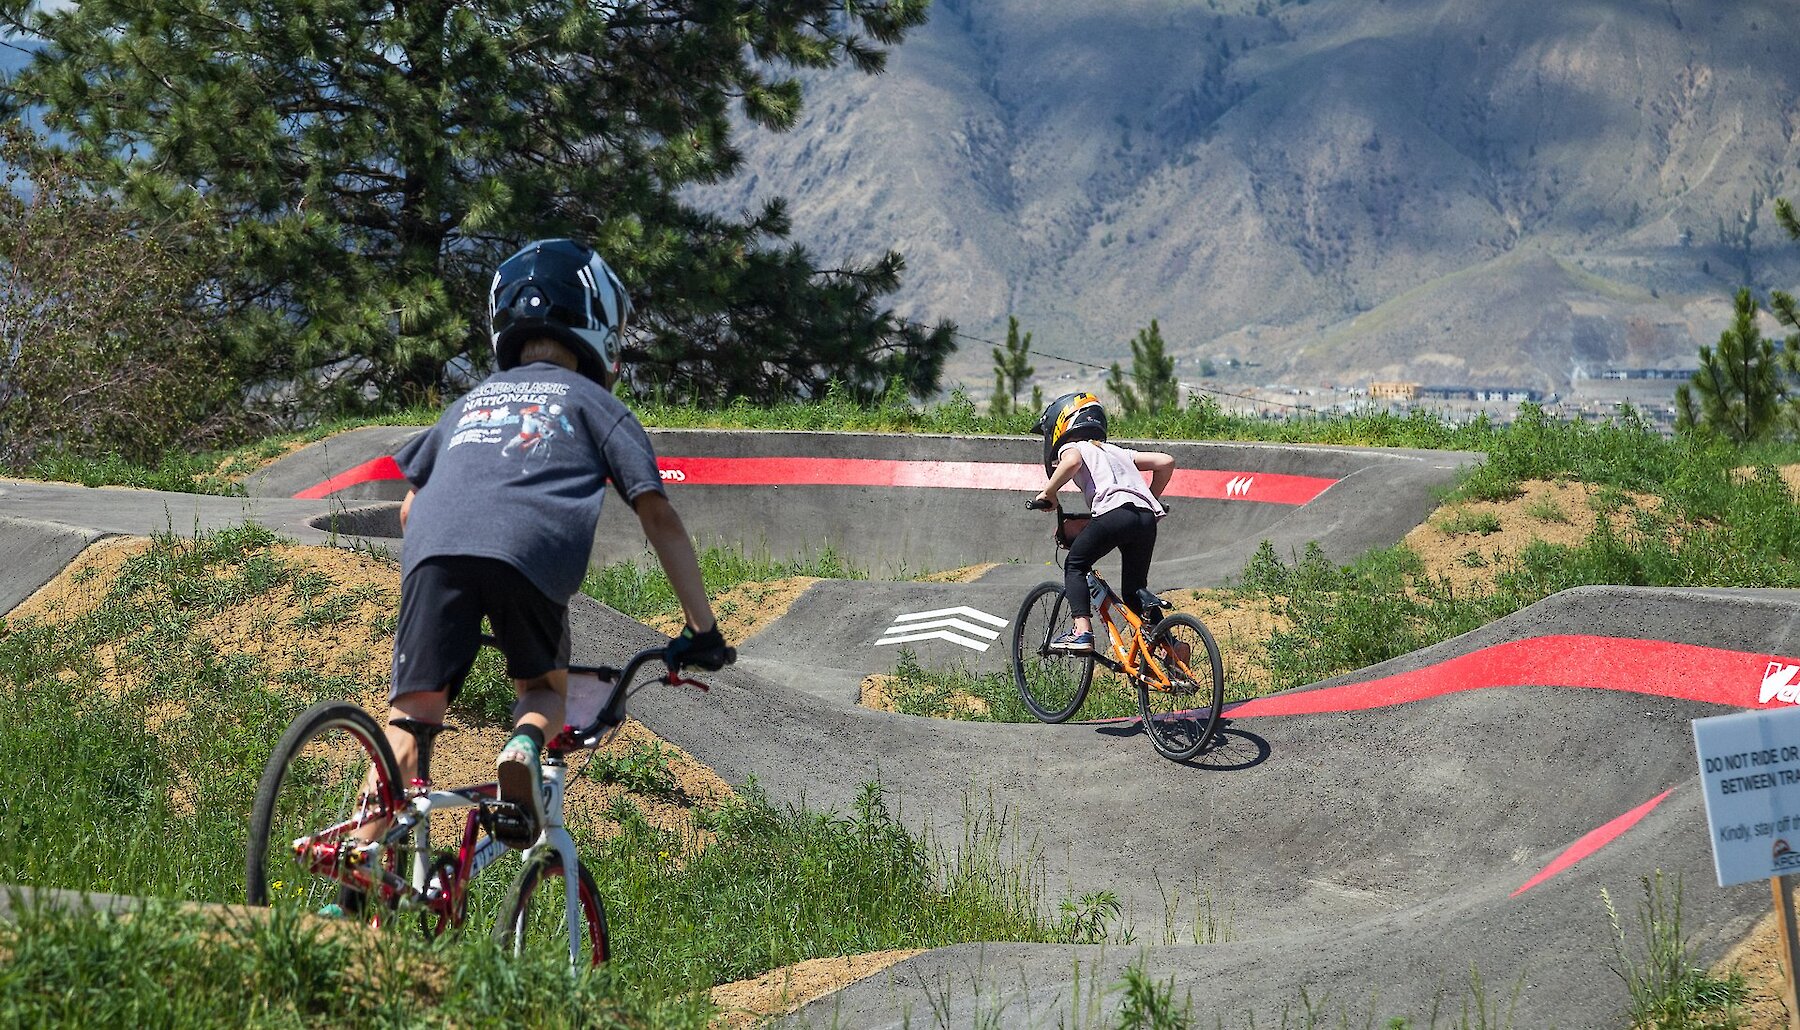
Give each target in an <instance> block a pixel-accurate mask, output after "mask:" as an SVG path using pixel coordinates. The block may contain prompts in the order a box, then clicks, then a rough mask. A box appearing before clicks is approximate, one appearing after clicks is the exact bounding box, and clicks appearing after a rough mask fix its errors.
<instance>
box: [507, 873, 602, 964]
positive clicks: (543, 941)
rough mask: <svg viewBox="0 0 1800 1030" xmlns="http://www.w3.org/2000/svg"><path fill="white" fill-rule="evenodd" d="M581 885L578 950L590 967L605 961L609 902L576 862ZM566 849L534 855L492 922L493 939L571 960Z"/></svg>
mask: <svg viewBox="0 0 1800 1030" xmlns="http://www.w3.org/2000/svg"><path fill="white" fill-rule="evenodd" d="M575 871H576V873H577V876H578V879H579V883H580V886H579V888H578V890H577V892H576V900H577V901H578V903H579V904H578V909H579V915H580V920H579V923H580V925H579V926H578V927H577V928H576V930H577V932H578V933H579V934H581V939H580V940H578V941H577V942H576V944H575V952H574V953H575V954H576V955H583V956H586V957H587V961H588V964H589V965H592V966H597V965H599V964H600V963H602V962H605V961H606V957H607V954H608V950H609V948H610V942H609V941H608V939H607V935H606V906H605V905H604V904H602V903H601V901H600V890H599V888H598V887H596V886H595V885H594V877H593V875H592V874H590V873H589V872H588V870H587V866H585V865H583V864H581V860H580V859H579V858H577V859H576V860H575ZM563 882H564V878H563V863H562V852H560V851H558V850H555V849H553V848H549V847H546V848H544V849H543V850H541V851H539V852H538V853H537V854H535V855H533V856H532V857H531V861H530V862H529V863H527V864H526V866H525V868H524V869H522V870H520V871H519V877H518V879H517V880H514V881H513V887H512V890H511V891H510V892H508V894H507V899H506V902H505V904H503V905H502V906H501V909H500V917H499V918H498V919H496V920H495V922H494V940H495V941H496V942H497V943H499V945H500V946H501V947H503V948H505V949H507V950H508V951H510V952H511V953H512V954H514V955H534V956H536V955H542V956H545V957H546V958H548V957H550V956H559V957H561V958H562V959H563V960H564V961H568V959H569V956H570V951H569V923H568V918H567V911H566V909H565V908H564V904H565V901H566V898H565V894H564V890H565V888H564V887H563Z"/></svg>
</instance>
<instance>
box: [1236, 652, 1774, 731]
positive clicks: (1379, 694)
mask: <svg viewBox="0 0 1800 1030" xmlns="http://www.w3.org/2000/svg"><path fill="white" fill-rule="evenodd" d="M1785 666H1800V659H1794V658H1787V659H1777V658H1772V657H1771V656H1769V655H1763V654H1751V653H1749V652H1745V651H1725V650H1721V649H1719V648H1713V647H1700V646H1698V645H1694V644H1675V643H1670V642H1668V641H1663V640H1635V639H1629V638H1624V637H1596V636H1579V635H1570V636H1546V637H1530V638H1527V639H1524V640H1514V641H1510V642H1508V643H1504V644H1495V645H1493V646H1492V647H1484V648H1482V649H1481V650H1479V651H1471V652H1469V653H1468V654H1465V655H1460V656H1458V657H1456V658H1451V659H1449V660H1448V661H1444V662H1440V663H1438V664H1436V665H1432V666H1428V667H1426V668H1423V669H1415V670H1413V671H1412V672H1403V673H1399V674H1397V675H1394V676H1384V677H1382V678H1381V679H1376V680H1368V681H1365V682H1362V683H1348V684H1345V685H1343V686H1338V687H1326V688H1324V689H1322V690H1303V691H1298V692H1295V693H1289V694H1276V695H1274V696H1272V697H1262V698H1256V699H1254V700H1250V701H1244V702H1242V703H1240V704H1238V705H1236V706H1233V707H1231V708H1228V709H1226V713H1227V714H1228V715H1230V716H1231V717H1232V718H1251V717H1255V716H1265V715H1311V714H1317V713H1322V712H1353V711H1358V710H1361V709H1366V708H1383V707H1386V706H1388V705H1399V704H1405V703H1407V702H1408V701H1420V700H1424V699H1425V698H1430V697H1438V696H1441V695H1444V694H1454V693H1458V692H1461V691H1465V690H1483V689H1486V688H1489V687H1516V686H1558V687H1591V688H1595V689H1600V690H1619V691H1625V692H1629V693H1635V694H1655V695H1658V696H1660V697H1672V698H1677V699H1680V700H1686V701H1705V702H1709V703H1712V704H1720V705H1730V706H1732V707H1735V708H1761V707H1766V706H1768V704H1769V702H1780V701H1781V699H1779V698H1774V697H1771V698H1770V699H1769V702H1765V701H1764V700H1763V699H1762V696H1761V694H1762V686H1763V682H1764V680H1765V679H1767V678H1769V676H1770V674H1771V673H1779V672H1780V671H1781V669H1782V668H1783V667H1785ZM1781 703H1791V702H1781Z"/></svg>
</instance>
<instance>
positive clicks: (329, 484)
mask: <svg viewBox="0 0 1800 1030" xmlns="http://www.w3.org/2000/svg"><path fill="white" fill-rule="evenodd" d="M405 478H406V477H405V476H403V475H401V474H400V466H399V465H396V464H394V458H393V455H391V454H384V455H382V456H381V457H379V458H375V459H372V460H370V461H365V462H363V463H362V464H361V465H358V466H356V467H355V468H352V469H345V470H344V471H342V472H340V473H338V474H337V475H335V476H332V477H331V478H330V479H325V480H321V481H319V482H317V483H314V484H313V485H311V486H309V487H307V488H306V489H304V490H302V491H300V492H299V493H297V494H295V495H294V497H295V499H297V500H302V501H312V500H317V499H318V498H320V497H329V496H331V495H332V494H335V493H337V492H338V491H339V490H345V489H348V488H350V487H353V486H355V485H356V484H358V483H373V482H376V481H379V480H384V479H405Z"/></svg>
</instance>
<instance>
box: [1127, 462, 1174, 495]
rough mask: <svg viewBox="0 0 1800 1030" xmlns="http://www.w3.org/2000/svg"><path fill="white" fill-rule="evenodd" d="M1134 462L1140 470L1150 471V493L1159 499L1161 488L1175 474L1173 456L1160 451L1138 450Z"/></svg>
mask: <svg viewBox="0 0 1800 1030" xmlns="http://www.w3.org/2000/svg"><path fill="white" fill-rule="evenodd" d="M1135 464H1136V465H1137V467H1138V470H1139V471H1140V472H1148V473H1150V494H1151V496H1153V497H1155V498H1156V499H1157V500H1161V499H1162V494H1163V489H1164V488H1165V487H1167V486H1168V485H1169V480H1170V479H1171V478H1173V477H1174V475H1175V456H1174V455H1172V454H1165V453H1163V452H1162V451H1138V452H1137V460H1136V462H1135Z"/></svg>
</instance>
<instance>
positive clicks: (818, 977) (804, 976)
mask: <svg viewBox="0 0 1800 1030" xmlns="http://www.w3.org/2000/svg"><path fill="white" fill-rule="evenodd" d="M917 954H919V951H917V950H912V951H905V950H901V951H875V952H870V953H868V954H866V955H844V956H840V957H836V958H815V959H807V960H806V961H805V962H796V963H795V964H793V965H791V966H783V967H782V968H780V969H772V970H770V971H769V972H767V973H764V974H763V975H761V976H759V977H756V978H755V979H752V980H739V981H737V982H735V983H728V984H720V985H719V986H717V987H714V988H713V989H712V1001H713V1004H714V1005H717V1006H718V1007H719V1010H720V1015H719V1016H718V1018H716V1019H715V1020H714V1021H713V1025H714V1026H716V1027H730V1028H734V1030H735V1028H739V1027H750V1026H755V1025H757V1024H758V1023H761V1022H762V1021H763V1020H765V1019H767V1018H769V1017H771V1016H781V1015H786V1014H787V1013H789V1012H793V1011H795V1010H796V1009H798V1008H800V1007H801V1006H802V1005H805V1004H806V1003H807V1002H810V1001H813V1000H814V999H816V998H823V997H824V996H826V995H827V994H830V993H831V992H833V991H835V990H838V989H839V988H842V987H846V986H848V985H850V984H853V983H855V982H856V981H858V980H861V979H863V978H864V977H868V976H873V975H875V974H876V973H879V972H881V971H882V970H883V969H886V968H887V967H889V966H891V965H893V964H894V963H896V962H901V961H904V960H906V959H909V958H912V957H913V956H914V955H917Z"/></svg>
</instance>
